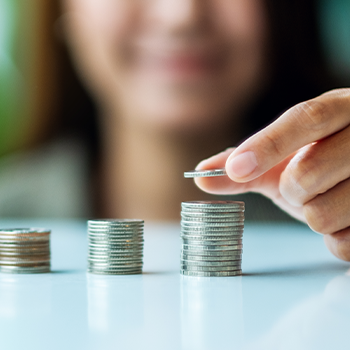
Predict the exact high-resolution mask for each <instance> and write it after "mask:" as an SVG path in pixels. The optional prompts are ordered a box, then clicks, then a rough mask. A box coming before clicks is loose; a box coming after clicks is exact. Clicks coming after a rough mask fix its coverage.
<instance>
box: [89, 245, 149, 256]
mask: <svg viewBox="0 0 350 350" xmlns="http://www.w3.org/2000/svg"><path fill="white" fill-rule="evenodd" d="M89 253H94V254H116V255H123V256H131V255H142V254H143V249H137V250H135V249H111V248H98V247H94V248H91V247H89Z"/></svg>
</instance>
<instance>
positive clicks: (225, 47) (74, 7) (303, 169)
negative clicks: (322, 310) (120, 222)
mask: <svg viewBox="0 0 350 350" xmlns="http://www.w3.org/2000/svg"><path fill="white" fill-rule="evenodd" d="M63 4H64V9H65V11H66V16H65V18H66V21H65V22H66V29H67V34H68V35H67V38H68V39H67V40H68V42H69V44H70V46H71V50H72V53H73V55H74V58H75V60H76V63H77V67H78V69H79V71H80V73H81V75H82V77H83V79H84V81H85V82H86V84H87V86H89V88H90V90H91V92H92V93H93V95H94V96H95V98H96V100H97V102H98V104H99V107H100V114H101V126H102V140H103V142H104V143H103V145H102V149H103V153H102V165H101V169H100V172H101V186H100V187H101V188H100V190H101V192H102V193H103V198H104V210H103V214H104V215H106V216H115V215H119V216H124V217H129V216H130V217H137V216H139V217H142V218H145V219H159V218H162V219H167V220H168V219H177V218H178V213H179V208H178V205H179V203H180V201H184V200H188V199H189V198H196V199H201V198H202V197H200V195H199V193H197V192H194V191H193V190H192V189H191V186H190V185H188V182H183V181H181V180H180V177H179V176H177V175H176V174H180V173H182V172H183V171H184V170H188V169H191V168H192V166H191V165H192V164H194V162H195V160H196V159H201V158H203V157H204V156H205V154H207V153H208V152H213V151H214V150H215V149H218V150H219V149H220V148H221V149H222V148H224V147H225V146H226V145H230V144H232V143H236V142H237V139H239V138H240V137H241V136H242V135H239V133H237V134H236V135H235V134H233V133H232V132H231V131H232V130H237V129H239V126H240V125H239V123H240V122H242V121H244V117H243V116H244V111H245V109H246V108H247V106H248V105H249V103H251V102H254V100H255V99H256V98H257V96H258V95H259V93H260V92H261V91H262V90H263V89H264V88H266V85H267V78H266V76H267V75H268V66H267V65H266V62H265V59H266V57H267V51H266V48H267V47H268V25H267V23H266V20H265V15H264V8H263V2H262V1H260V0H235V1H234V0H166V1H165V0H144V1H141V0H65V1H63ZM349 95H350V92H349V90H347V89H343V90H336V91H331V92H328V93H326V94H324V95H322V96H319V97H317V98H315V99H313V100H311V101H307V102H304V103H301V104H299V105H297V106H295V107H293V108H292V109H290V110H289V111H287V112H286V113H285V114H284V115H282V116H281V117H280V118H279V119H278V120H276V121H275V122H274V123H272V124H271V125H270V126H268V127H267V128H265V129H264V130H262V131H260V132H259V133H257V134H256V135H254V136H253V137H251V138H249V139H248V140H247V141H246V142H244V143H243V144H242V145H241V146H239V147H238V148H237V149H235V150H228V151H225V152H223V153H220V154H219V155H217V156H214V157H213V158H210V159H209V160H206V161H203V162H202V163H200V165H199V168H201V169H209V168H216V167H224V166H226V170H227V173H228V177H226V178H220V179H219V178H213V179H197V180H196V182H197V184H198V186H199V187H200V188H201V189H203V190H204V191H207V192H210V193H220V194H229V193H241V192H247V191H255V192H261V193H262V194H264V195H265V196H267V197H269V198H271V199H272V200H273V201H274V202H275V203H276V204H277V205H279V206H280V207H281V208H282V209H284V210H286V211H287V212H289V213H290V214H291V215H293V216H294V217H296V218H298V219H299V220H302V221H304V222H306V223H307V224H308V225H309V226H310V227H311V228H312V229H313V230H315V231H316V232H319V233H322V234H324V235H325V242H326V245H327V246H328V248H329V249H330V251H331V252H333V254H335V255H336V256H338V257H339V258H341V259H344V260H350V228H349V226H350V222H349V221H350V219H349V215H347V212H348V209H349V206H350V199H349V198H350V196H349V192H350V181H349V176H350V167H349V166H348V165H347V164H348V162H347V159H348V153H349V150H350V145H349V142H350V141H348V140H350V138H349V137H348V136H349V135H348V134H349V132H350V129H349V124H350V114H349V110H350V108H349V107H350V106H349V105H350V101H349V100H350V98H349ZM217 135H220V137H217ZM244 155H245V156H244Z"/></svg>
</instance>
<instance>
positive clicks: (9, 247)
mask: <svg viewBox="0 0 350 350" xmlns="http://www.w3.org/2000/svg"><path fill="white" fill-rule="evenodd" d="M50 232H51V231H50V230H46V229H40V228H39V229H36V228H13V229H0V272H6V273H41V272H49V271H50V259H51V255H50Z"/></svg>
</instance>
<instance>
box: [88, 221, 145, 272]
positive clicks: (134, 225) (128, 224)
mask: <svg viewBox="0 0 350 350" xmlns="http://www.w3.org/2000/svg"><path fill="white" fill-rule="evenodd" d="M143 227H144V221H143V220H136V219H131V220H128V219H101V220H89V221H88V237H89V255H88V272H91V273H96V274H104V275H129V274H139V273H142V265H143Z"/></svg>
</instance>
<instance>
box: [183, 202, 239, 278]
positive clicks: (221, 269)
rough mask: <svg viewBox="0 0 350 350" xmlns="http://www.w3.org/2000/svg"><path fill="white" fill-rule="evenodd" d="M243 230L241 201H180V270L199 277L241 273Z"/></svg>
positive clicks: (185, 273) (184, 273) (237, 274)
mask: <svg viewBox="0 0 350 350" xmlns="http://www.w3.org/2000/svg"><path fill="white" fill-rule="evenodd" d="M243 230H244V203H243V202H234V201H198V202H183V203H182V211H181V239H182V251H181V270H180V272H181V273H182V274H183V275H188V276H203V277H211V276H239V275H241V274H242V270H241V263H242V248H243V245H242V238H243Z"/></svg>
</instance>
